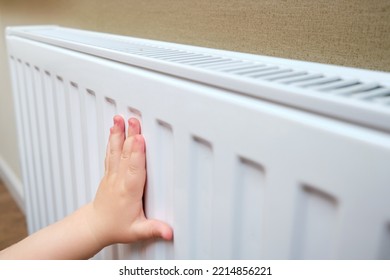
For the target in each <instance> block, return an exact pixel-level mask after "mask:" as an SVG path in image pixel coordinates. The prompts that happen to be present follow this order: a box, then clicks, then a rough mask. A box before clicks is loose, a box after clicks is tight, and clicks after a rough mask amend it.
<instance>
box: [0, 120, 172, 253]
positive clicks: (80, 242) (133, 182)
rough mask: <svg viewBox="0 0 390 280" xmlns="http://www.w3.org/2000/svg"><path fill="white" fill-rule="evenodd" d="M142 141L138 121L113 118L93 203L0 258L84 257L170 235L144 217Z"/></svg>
mask: <svg viewBox="0 0 390 280" xmlns="http://www.w3.org/2000/svg"><path fill="white" fill-rule="evenodd" d="M145 180H146V169H145V142H144V139H143V137H142V135H141V134H140V124H139V122H138V120H136V119H130V120H129V129H128V133H127V136H126V135H125V124H124V120H123V118H122V117H120V116H115V117H114V126H113V127H112V128H111V130H110V139H109V141H108V146H107V153H106V160H105V174H104V177H103V179H102V181H101V182H100V185H99V189H98V191H97V193H96V197H95V199H94V200H93V202H91V203H89V204H87V205H85V206H84V207H82V208H80V209H78V210H77V211H76V212H74V213H73V214H71V215H69V216H67V217H66V218H64V219H63V220H61V221H59V222H57V223H55V224H52V225H50V226H48V227H46V228H44V229H42V230H40V231H38V232H36V233H34V234H32V235H30V236H28V237H27V238H25V239H23V240H22V241H20V242H19V243H16V244H15V245H13V246H11V247H9V248H6V249H4V250H3V251H1V252H0V259H87V258H90V257H92V256H94V255H95V254H96V253H98V252H99V251H100V250H101V249H103V248H104V247H105V246H108V245H110V244H114V243H130V242H136V241H140V240H145V239H150V238H163V239H165V240H171V239H172V235H173V233H172V229H171V228H170V227H169V226H168V225H167V224H165V223H163V222H160V221H157V220H150V219H147V218H146V217H145V214H144V211H143V204H142V197H143V192H144V186H145Z"/></svg>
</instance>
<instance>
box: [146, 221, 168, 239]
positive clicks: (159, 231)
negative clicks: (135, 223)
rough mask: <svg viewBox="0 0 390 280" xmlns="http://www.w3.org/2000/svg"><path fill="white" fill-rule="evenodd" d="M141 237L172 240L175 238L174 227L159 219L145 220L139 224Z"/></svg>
mask: <svg viewBox="0 0 390 280" xmlns="http://www.w3.org/2000/svg"><path fill="white" fill-rule="evenodd" d="M139 235H140V239H144V240H145V239H153V238H162V239H164V240H171V239H172V238H173V231H172V228H171V227H170V226H169V225H167V224H166V223H164V222H161V221H158V220H145V221H143V222H142V223H141V224H140V225H139Z"/></svg>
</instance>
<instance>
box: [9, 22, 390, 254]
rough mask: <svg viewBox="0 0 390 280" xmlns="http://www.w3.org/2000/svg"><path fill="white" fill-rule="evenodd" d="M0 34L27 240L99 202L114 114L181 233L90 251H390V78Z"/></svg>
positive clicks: (101, 39)
mask: <svg viewBox="0 0 390 280" xmlns="http://www.w3.org/2000/svg"><path fill="white" fill-rule="evenodd" d="M7 43H8V52H9V61H10V68H11V73H12V75H11V76H12V82H13V87H14V96H15V106H16V120H17V128H18V134H19V137H18V141H19V147H20V154H21V165H22V173H23V181H24V187H25V203H26V215H27V220H28V228H29V232H30V233H31V232H34V231H36V230H38V229H40V228H42V227H44V226H46V225H48V224H50V223H52V222H54V221H56V220H58V219H60V218H62V217H64V216H65V215H67V214H69V213H71V212H72V211H73V210H75V209H76V208H78V207H80V206H81V205H83V204H84V203H86V202H88V201H90V200H91V199H92V198H93V196H94V193H95V191H96V188H97V186H98V183H99V180H100V178H101V176H102V172H103V161H104V154H105V153H104V150H105V145H106V142H107V137H108V133H109V127H110V126H111V123H112V117H113V115H114V114H117V113H119V114H123V115H124V116H125V117H126V118H127V117H129V116H136V117H137V118H139V119H140V120H141V122H142V131H143V133H144V136H145V139H146V145H147V169H148V186H147V191H146V197H145V201H146V206H145V207H146V213H147V216H148V217H153V218H158V219H162V220H164V221H166V222H168V223H169V224H170V225H172V227H173V228H174V235H175V237H174V242H162V241H157V242H146V243H139V244H134V245H115V246H111V247H110V248H106V249H105V250H103V251H102V253H100V254H99V256H97V257H98V258H120V259H126V258H131V259H165V258H168V259H172V258H177V259H214V258H217V259H301V258H304V259H377V258H384V259H390V74H388V73H380V72H373V71H365V70H358V69H351V68H344V67H336V66H329V65H321V64H314V63H308V62H299V61H293V60H286V59H279V58H270V57H263V56H256V55H249V54H242V53H234V52H227V51H221V50H213V49H206V48H198V47H192V46H184V45H178V44H171V43H163V42H157V41H151V40H142V39H136V38H130V37H123V36H114V35H107V34H100V33H94V32H87V31H80V30H73V29H67V28H60V27H55V26H35V27H15V28H9V29H7ZM75 230H77V229H75Z"/></svg>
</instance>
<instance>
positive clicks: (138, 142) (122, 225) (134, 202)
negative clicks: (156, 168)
mask: <svg viewBox="0 0 390 280" xmlns="http://www.w3.org/2000/svg"><path fill="white" fill-rule="evenodd" d="M128 123H129V128H128V133H127V137H126V135H125V124H124V120H123V118H122V117H121V116H115V117H114V126H113V127H112V128H111V130H110V139H109V142H108V146H107V153H106V160H105V174H104V177H103V179H102V180H101V182H100V186H99V189H98V191H97V194H96V197H95V200H94V201H93V202H92V204H90V205H89V206H90V211H89V215H88V222H89V225H90V227H91V231H92V233H93V235H94V236H95V237H96V241H97V242H98V243H99V244H100V245H101V246H102V247H103V246H107V245H109V244H113V243H129V242H134V241H139V240H144V239H149V238H163V239H165V240H171V239H172V235H173V233H172V229H171V228H170V227H169V226H168V225H167V224H165V223H163V222H160V221H157V220H150V219H147V218H146V217H145V213H144V210H143V203H142V197H143V193H144V187H145V180H146V169H145V142H144V138H143V137H142V135H141V134H140V132H141V131H140V130H141V129H140V123H139V121H138V120H137V119H134V118H132V119H129V121H128Z"/></svg>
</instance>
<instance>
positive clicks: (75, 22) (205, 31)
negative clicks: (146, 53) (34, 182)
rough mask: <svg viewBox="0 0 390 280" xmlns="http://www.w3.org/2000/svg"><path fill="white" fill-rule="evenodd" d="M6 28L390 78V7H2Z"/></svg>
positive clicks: (7, 105) (4, 116) (12, 147)
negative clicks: (166, 44) (151, 42)
mask: <svg viewBox="0 0 390 280" xmlns="http://www.w3.org/2000/svg"><path fill="white" fill-rule="evenodd" d="M0 24H1V26H0V27H1V29H3V28H4V27H5V26H7V25H24V24H58V25H63V26H70V27H76V28H82V29H90V30H97V31H101V32H111V33H117V34H124V35H131V36H136V37H143V38H151V39H157V40H164V41H171V42H179V43H184V44H194V45H200V46H206V47H213V48H221V49H228V50H235V51H241V52H249V53H257V54H263V55H271V56H279V57H287V58H293V59H301V60H309V61H316V62H322V63H332V64H339V65H347V66H353V67H360V68H368V69H376V70H385V71H389V70H390V35H389V34H390V1H388V0H340V1H336V0H333V1H331V0H316V1H313V0H295V1H287V0H213V1H210V0H197V1H193V0H149V1H139V0H137V1H135V0H111V1H108V0H105V1H99V0H97V1H92V0H0ZM0 35H1V39H0V73H1V76H0V79H1V80H0V82H1V84H0V135H1V136H0V141H1V142H0V158H1V157H2V158H3V159H4V160H5V161H6V162H7V163H8V164H9V166H10V167H11V169H12V170H13V171H14V172H15V173H16V174H17V175H18V176H19V174H20V171H19V164H18V157H17V148H16V142H17V141H16V132H15V128H14V126H15V124H14V122H13V110H12V108H13V107H12V106H13V105H12V97H11V93H10V86H9V81H8V74H7V68H6V61H5V60H6V56H5V51H4V40H3V37H4V36H3V31H2V30H1V31H0Z"/></svg>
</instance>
